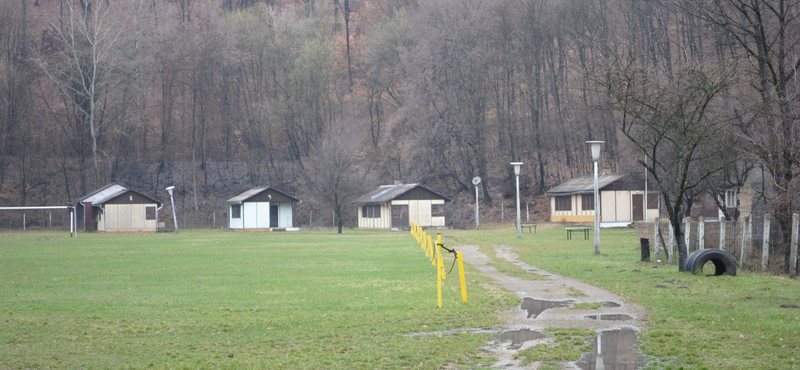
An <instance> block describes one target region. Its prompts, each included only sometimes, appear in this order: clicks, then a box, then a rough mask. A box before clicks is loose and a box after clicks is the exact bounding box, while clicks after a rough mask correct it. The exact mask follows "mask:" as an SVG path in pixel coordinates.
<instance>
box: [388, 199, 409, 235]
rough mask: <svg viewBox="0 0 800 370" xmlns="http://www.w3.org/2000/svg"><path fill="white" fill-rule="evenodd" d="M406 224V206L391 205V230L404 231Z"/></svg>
mask: <svg viewBox="0 0 800 370" xmlns="http://www.w3.org/2000/svg"><path fill="white" fill-rule="evenodd" d="M408 226H409V224H408V205H407V204H403V205H394V204H393V205H392V228H397V229H405V228H407V227H408Z"/></svg>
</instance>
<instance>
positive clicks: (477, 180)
mask: <svg viewBox="0 0 800 370" xmlns="http://www.w3.org/2000/svg"><path fill="white" fill-rule="evenodd" d="M480 183H481V178H480V176H475V178H474V179H472V184H473V185H475V230H478V229H480V226H481V222H480V219H481V214H480V212H479V211H478V206H479V204H478V184H480Z"/></svg>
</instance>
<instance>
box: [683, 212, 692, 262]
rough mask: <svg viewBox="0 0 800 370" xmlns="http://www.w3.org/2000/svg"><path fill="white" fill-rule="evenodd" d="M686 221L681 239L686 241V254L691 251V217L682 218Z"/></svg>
mask: <svg viewBox="0 0 800 370" xmlns="http://www.w3.org/2000/svg"><path fill="white" fill-rule="evenodd" d="M683 220H684V221H685V222H686V226H685V228H684V233H685V234H684V235H683V241H684V242H686V254H691V253H692V218H691V217H686V218H684V219H683Z"/></svg>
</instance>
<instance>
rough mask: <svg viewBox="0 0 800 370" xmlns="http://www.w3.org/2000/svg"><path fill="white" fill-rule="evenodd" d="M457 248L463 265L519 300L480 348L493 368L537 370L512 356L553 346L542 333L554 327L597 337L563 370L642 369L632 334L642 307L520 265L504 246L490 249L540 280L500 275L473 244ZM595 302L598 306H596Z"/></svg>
mask: <svg viewBox="0 0 800 370" xmlns="http://www.w3.org/2000/svg"><path fill="white" fill-rule="evenodd" d="M457 249H458V250H460V251H463V256H464V261H465V262H467V263H469V264H471V265H473V266H474V267H475V268H477V269H478V271H480V272H481V273H482V274H484V275H486V276H488V277H490V278H492V279H494V280H495V282H496V283H497V284H498V285H499V286H501V287H503V288H505V289H507V290H509V291H510V292H512V293H514V294H516V295H517V296H518V297H519V298H520V306H519V307H518V308H517V309H513V310H509V311H508V312H505V313H504V314H503V315H504V317H505V325H504V327H503V328H501V330H500V331H499V333H498V334H497V335H495V339H494V340H492V341H490V342H489V343H487V346H486V347H485V348H484V352H485V354H486V355H487V356H490V357H493V358H494V359H496V361H495V362H494V364H492V368H502V369H538V368H539V366H540V365H541V364H540V363H532V364H528V365H522V364H521V363H520V361H519V360H517V359H516V358H515V357H516V355H517V352H519V351H521V350H524V349H526V348H529V347H531V346H534V345H537V344H541V343H547V342H548V341H549V342H552V341H553V339H552V338H550V337H549V336H548V335H546V334H545V332H544V329H546V328H553V327H555V328H582V329H589V330H593V331H594V332H595V333H597V337H596V338H595V339H594V342H593V348H594V349H593V351H592V352H591V353H584V355H583V357H582V358H581V360H579V361H577V362H568V363H563V364H562V368H563V369H585V370H588V369H601V368H603V369H606V370H609V369H625V370H633V369H637V368H641V367H643V364H644V360H643V358H642V357H641V356H640V355H639V348H638V347H639V343H638V339H637V338H636V333H638V332H639V331H641V329H642V328H643V327H644V310H643V309H642V308H640V307H637V306H634V305H631V304H628V303H626V302H623V301H622V299H621V298H620V297H619V296H617V295H616V294H613V293H611V292H608V291H606V290H603V289H600V288H597V287H595V286H592V285H589V284H586V283H583V282H580V281H577V280H575V279H571V278H568V277H564V276H560V275H557V274H554V273H550V272H547V271H544V270H542V269H539V268H536V267H534V266H530V265H528V264H527V263H525V262H522V261H519V260H518V259H517V256H516V255H515V254H514V253H513V251H512V248H511V247H508V246H495V247H494V250H495V254H496V255H497V256H498V257H499V258H502V259H504V260H506V261H508V262H511V263H513V264H516V265H517V266H519V267H520V268H522V269H523V270H524V271H527V272H528V273H531V274H538V275H540V276H541V277H542V279H537V280H528V279H521V278H517V277H513V276H509V275H506V274H503V273H500V272H498V271H497V269H495V268H494V267H492V266H490V265H489V263H490V262H491V259H490V258H489V257H488V256H487V255H486V254H484V253H482V252H481V251H480V250H479V249H478V248H477V247H476V246H459V247H457ZM578 303H595V304H594V305H593V307H591V308H586V309H582V308H576V307H575V304H578ZM596 303H599V304H600V305H599V308H597V307H598V305H597V304H596ZM584 306H586V305H584ZM579 307H580V306H579ZM612 357H614V358H612Z"/></svg>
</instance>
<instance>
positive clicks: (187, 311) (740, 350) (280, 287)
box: [0, 225, 800, 369]
mask: <svg viewBox="0 0 800 370" xmlns="http://www.w3.org/2000/svg"><path fill="white" fill-rule="evenodd" d="M442 234H443V237H444V243H445V245H446V246H447V247H454V246H455V247H456V249H457V246H458V245H464V244H475V245H479V246H480V247H481V249H482V251H484V252H487V254H488V255H489V256H492V257H493V259H494V264H495V266H503V268H504V269H506V270H508V271H514V270H515V269H517V270H518V271H517V272H515V274H517V275H520V276H522V275H527V272H525V271H523V270H522V269H520V268H519V267H518V266H516V265H513V264H507V263H506V262H503V261H500V260H499V259H498V258H496V256H495V254H494V253H493V251H492V248H491V247H492V246H495V245H508V246H511V247H512V248H513V250H514V252H515V253H516V254H518V255H519V256H520V259H522V260H523V261H525V262H527V263H528V264H530V265H532V266H536V267H538V268H542V269H544V270H547V271H550V272H552V273H556V274H560V275H566V276H571V277H574V278H577V279H579V280H582V281H585V282H588V283H591V284H594V285H597V286H600V287H603V288H605V289H608V290H610V291H612V292H615V293H617V294H619V295H620V296H622V297H623V298H624V299H625V300H626V301H628V302H630V303H636V304H640V305H642V306H645V307H646V308H647V325H648V328H647V330H645V331H644V332H642V333H641V334H640V338H641V339H642V340H643V342H644V343H643V346H642V349H643V351H644V352H645V354H647V355H650V356H653V357H652V358H653V359H654V360H653V361H651V364H650V365H649V367H650V368H659V369H800V355H798V353H800V309H797V308H781V307H780V306H781V305H792V304H794V305H800V283H798V281H797V280H790V279H787V278H783V277H776V276H770V275H764V274H759V273H750V272H745V271H740V272H739V275H738V276H736V277H729V276H720V277H713V276H712V277H708V276H696V275H691V274H685V273H680V272H678V268H677V267H676V266H669V265H665V264H658V263H647V262H639V249H638V245H637V242H638V240H637V237H636V234H635V232H634V231H633V230H631V229H615V230H603V231H602V237H601V240H602V244H601V252H602V253H601V254H600V255H595V254H594V253H593V252H594V247H593V242H592V240H582V239H577V240H575V239H573V240H566V235H565V234H564V231H563V229H562V228H560V227H558V226H554V225H540V227H539V230H538V232H537V233H535V234H527V233H526V234H524V235H523V237H522V238H519V239H518V238H516V232H515V231H514V229H513V227H499V228H497V229H492V230H481V231H464V230H445V231H443V232H442ZM449 263H450V261H449V260H445V264H446V265H448V266H449ZM448 268H449V267H448ZM435 276H436V275H435V270H434V268H433V267H432V266H431V265H430V263H429V262H428V260H427V259H426V258H425V256H424V253H423V252H422V250H421V249H420V248H419V245H417V244H416V243H415V242H414V240H413V238H412V237H411V236H410V234H409V233H397V232H380V231H349V230H348V231H345V234H343V235H337V234H334V233H327V232H305V231H304V232H296V233H237V232H229V231H195V230H182V231H181V233H180V234H80V235H79V236H78V237H77V238H69V237H68V234H67V233H65V232H53V233H51V232H24V233H22V232H7V233H2V234H0V369H22V368H59V369H68V368H81V369H108V368H114V369H116V368H135V369H140V368H157V369H161V368H170V369H196V368H210V369H220V368H223V369H239V368H269V369H323V368H324V369H398V368H411V369H433V368H444V367H446V366H451V367H453V368H465V369H476V368H487V367H488V366H489V365H490V364H491V362H492V359H491V358H490V357H484V356H486V355H484V354H481V347H482V346H483V345H484V344H485V343H486V342H487V340H489V339H490V337H489V335H488V334H465V333H466V332H467V331H468V330H465V329H469V328H482V329H490V328H494V327H495V325H496V324H498V323H499V321H498V320H499V319H498V315H497V312H498V311H500V310H504V309H508V308H512V307H514V306H517V305H519V303H520V302H519V299H517V298H516V297H514V296H513V295H512V294H509V293H508V292H502V291H499V290H498V289H497V288H495V287H494V285H493V284H492V281H491V280H489V279H488V278H484V277H482V276H481V275H480V274H478V273H477V271H475V270H474V269H472V268H471V267H470V266H469V265H467V280H468V281H467V285H468V290H469V303H468V304H466V305H464V304H461V303H460V292H459V287H458V280H457V279H453V278H451V277H449V278H448V280H447V281H446V284H445V285H446V286H445V289H444V307H443V308H442V309H438V308H436V285H435V280H436V277H435ZM451 276H455V275H451ZM577 293H578V292H576V294H577ZM548 332H549V333H551V335H553V336H555V334H553V333H555V332H552V331H548ZM414 333H430V334H431V335H409V334H414ZM440 333H441V334H440ZM451 333H452V334H451ZM555 343H556V344H558V343H562V345H563V346H564V348H556V349H547V350H546V351H545V354H546V353H547V352H548V351H549V352H551V355H552V356H551V357H549V360H547V359H546V360H545V361H551V360H552V361H556V360H554V359H555V358H561V357H563V356H561V355H558V354H559V353H562V352H563V354H564V356H573V355H574V354H572V353H571V352H574V349H572V348H568V346H567V343H572V344H573V345H574V346H579V345H580V343H578V341H577V339H575V340H573V339H567V340H559V339H557V338H555ZM522 355H523V356H524V357H526V358H528V359H532V358H535V357H534V355H533V354H522ZM556 355H558V356H556ZM570 358H571V357H570ZM542 366H543V368H554V369H555V368H557V367H556V366H557V365H556V362H545V363H544V364H543V365H542Z"/></svg>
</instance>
